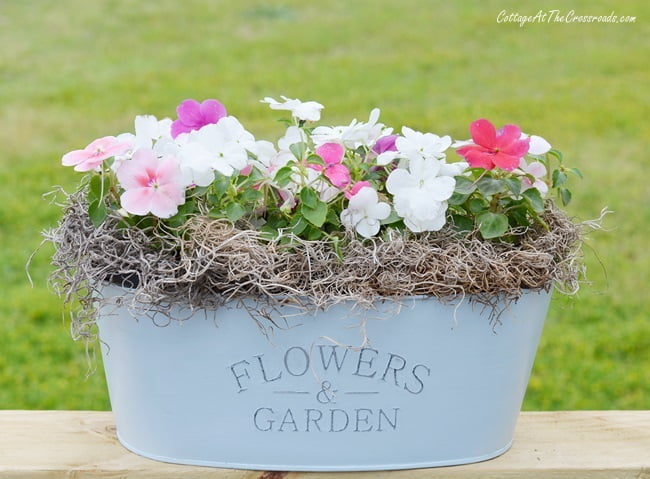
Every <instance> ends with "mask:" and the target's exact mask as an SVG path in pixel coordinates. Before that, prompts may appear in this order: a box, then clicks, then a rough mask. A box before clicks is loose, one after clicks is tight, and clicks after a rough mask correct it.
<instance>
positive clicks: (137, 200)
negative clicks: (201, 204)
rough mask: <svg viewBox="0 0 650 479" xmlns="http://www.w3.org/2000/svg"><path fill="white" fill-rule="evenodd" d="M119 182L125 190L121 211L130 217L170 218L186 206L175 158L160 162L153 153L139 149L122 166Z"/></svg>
mask: <svg viewBox="0 0 650 479" xmlns="http://www.w3.org/2000/svg"><path fill="white" fill-rule="evenodd" d="M117 179H118V180H119V182H120V184H121V185H122V187H123V188H124V189H125V191H124V193H122V196H121V197H120V202H121V204H122V208H124V209H125V210H126V211H128V212H129V213H131V214H134V215H138V216H143V215H146V214H148V213H151V214H153V215H155V216H158V217H159V218H169V217H171V216H174V215H175V214H176V213H177V212H178V206H179V205H182V204H183V203H185V187H184V181H183V175H182V173H181V170H180V166H179V164H178V162H177V161H176V158H174V157H173V156H167V157H165V158H163V159H162V160H158V158H156V155H155V153H154V152H153V151H152V150H150V149H148V148H140V149H138V150H137V151H136V152H135V153H134V154H133V158H132V159H131V160H130V161H125V162H124V163H123V164H122V166H120V169H119V170H118V171H117Z"/></svg>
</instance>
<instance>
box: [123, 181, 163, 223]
mask: <svg viewBox="0 0 650 479" xmlns="http://www.w3.org/2000/svg"><path fill="white" fill-rule="evenodd" d="M154 194H155V193H154V190H153V188H147V187H142V188H134V189H130V190H126V191H125V192H124V193H122V196H120V204H121V205H122V208H124V209H125V210H126V211H128V212H129V213H131V214H134V215H138V216H144V215H146V214H147V213H149V212H150V211H151V209H150V205H151V201H152V198H153V196H154Z"/></svg>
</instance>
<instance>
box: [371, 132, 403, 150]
mask: <svg viewBox="0 0 650 479" xmlns="http://www.w3.org/2000/svg"><path fill="white" fill-rule="evenodd" d="M397 138H398V135H388V136H382V137H381V138H379V139H378V140H377V141H376V142H375V146H373V147H372V151H374V152H375V153H376V154H378V155H381V154H382V153H385V152H387V151H397V146H395V140H397Z"/></svg>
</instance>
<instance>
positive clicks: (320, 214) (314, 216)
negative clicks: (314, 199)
mask: <svg viewBox="0 0 650 479" xmlns="http://www.w3.org/2000/svg"><path fill="white" fill-rule="evenodd" d="M303 191H304V190H303ZM327 210H328V208H327V204H326V203H323V202H322V201H320V200H318V203H317V204H316V206H315V207H314V208H312V207H310V206H309V205H307V204H306V203H302V204H301V205H300V213H301V214H302V215H303V216H304V217H305V219H306V220H307V221H309V222H310V223H311V224H312V225H314V226H316V227H317V228H320V227H321V226H323V224H324V223H325V219H326V218H327Z"/></svg>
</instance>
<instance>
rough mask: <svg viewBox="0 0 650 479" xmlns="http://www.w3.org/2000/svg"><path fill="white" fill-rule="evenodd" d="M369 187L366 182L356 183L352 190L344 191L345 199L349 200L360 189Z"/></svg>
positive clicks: (368, 183)
mask: <svg viewBox="0 0 650 479" xmlns="http://www.w3.org/2000/svg"><path fill="white" fill-rule="evenodd" d="M366 187H371V185H370V182H368V181H357V182H356V183H355V184H354V186H353V187H352V188H349V189H348V190H346V191H345V197H346V198H347V199H348V200H349V199H351V198H352V197H353V196H354V195H356V194H357V193H358V192H359V191H360V190H361V188H366Z"/></svg>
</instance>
